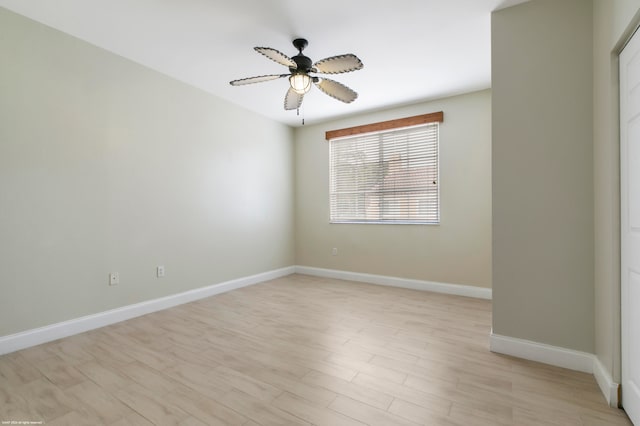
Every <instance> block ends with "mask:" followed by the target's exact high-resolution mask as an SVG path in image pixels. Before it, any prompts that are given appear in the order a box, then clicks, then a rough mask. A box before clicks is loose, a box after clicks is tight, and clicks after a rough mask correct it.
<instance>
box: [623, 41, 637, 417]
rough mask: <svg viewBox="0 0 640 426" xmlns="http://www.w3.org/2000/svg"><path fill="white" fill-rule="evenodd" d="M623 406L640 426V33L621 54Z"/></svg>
mask: <svg viewBox="0 0 640 426" xmlns="http://www.w3.org/2000/svg"><path fill="white" fill-rule="evenodd" d="M620 200H621V204H620V207H621V208H620V215H621V229H620V232H621V243H622V247H621V250H622V252H621V255H622V258H621V266H622V269H621V280H622V306H621V312H622V405H623V407H624V409H625V411H626V412H627V414H628V415H629V418H630V419H631V421H632V422H633V423H634V424H636V425H640V32H636V34H635V35H634V36H633V38H632V39H631V41H630V42H629V43H628V44H627V46H626V47H625V48H624V50H623V51H622V53H621V54H620Z"/></svg>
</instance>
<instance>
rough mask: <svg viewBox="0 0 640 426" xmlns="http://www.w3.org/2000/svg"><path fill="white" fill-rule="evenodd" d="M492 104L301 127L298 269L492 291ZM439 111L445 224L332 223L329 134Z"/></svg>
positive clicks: (484, 96)
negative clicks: (394, 278) (469, 286)
mask: <svg viewBox="0 0 640 426" xmlns="http://www.w3.org/2000/svg"><path fill="white" fill-rule="evenodd" d="M490 105H491V93H490V91H488V90H485V91H481V92H476V93H471V94H466V95H462V96H455V97H451V98H446V99H441V100H437V101H433V102H424V103H421V104H417V105H412V106H407V107H403V108H397V109H393V110H389V111H381V112H376V113H371V114H366V115H362V116H357V117H350V118H346V119H341V120H337V121H332V122H329V123H323V124H318V125H313V126H309V125H307V126H305V127H301V128H298V129H296V182H297V185H296V262H297V264H298V265H303V266H311V267H318V268H328V269H337V270H343V271H353V272H363V273H370V274H379V275H386V276H393V277H402V278H411V279H418V280H426V281H436V282H443V283H454V284H466V285H473V286H479V287H490V286H491V176H490V175H491V162H490V155H491V128H490V125H491V115H490V113H491V111H490ZM440 110H442V111H444V123H442V124H441V126H440V185H441V186H440V188H441V224H440V225H438V226H430V225H364V224H359V225H356V224H329V162H328V161H329V160H328V154H329V145H328V143H327V142H326V141H325V139H324V138H325V132H326V131H327V130H335V129H341V128H345V127H351V126H355V125H361V124H368V123H374V122H378V121H384V120H390V119H395V118H402V117H408V116H413V115H418V114H424V113H429V112H435V111H440ZM333 247H336V248H337V249H338V256H332V254H331V249H332V248H333Z"/></svg>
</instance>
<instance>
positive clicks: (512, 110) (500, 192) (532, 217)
mask: <svg viewBox="0 0 640 426" xmlns="http://www.w3.org/2000/svg"><path fill="white" fill-rule="evenodd" d="M491 49H492V117H493V124H492V133H493V146H492V182H493V302H494V303H493V332H494V333H496V334H499V335H504V336H510V337H516V338H521V339H527V340H532V341H536V342H542V343H547V344H551V345H555V346H561V347H566V348H570V349H575V350H581V351H587V352H593V350H594V337H593V336H594V294H593V283H594V278H593V261H594V255H593V149H592V86H593V84H592V72H591V69H592V4H591V1H585V0H563V1H558V0H536V1H533V2H528V3H525V4H522V5H519V6H515V7H511V8H507V9H504V10H501V11H498V12H495V13H493V15H492V46H491Z"/></svg>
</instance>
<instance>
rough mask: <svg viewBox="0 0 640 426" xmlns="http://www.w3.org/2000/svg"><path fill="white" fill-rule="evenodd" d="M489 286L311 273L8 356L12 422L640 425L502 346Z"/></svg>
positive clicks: (583, 384)
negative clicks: (453, 289) (431, 286)
mask: <svg viewBox="0 0 640 426" xmlns="http://www.w3.org/2000/svg"><path fill="white" fill-rule="evenodd" d="M490 323H491V306H490V302H489V301H485V300H476V299H470V298H464V297H458V296H448V295H442V294H435V293H427V292H418V291H412V290H405V289H399V288H388V287H381V286H375V285H368V284H362V283H354V282H347V281H339V280H331V279H324V278H317V277H309V276H304V275H291V276H288V277H285V278H281V279H277V280H273V281H270V282H266V283H262V284H259V285H255V286H252V287H247V288H244V289H240V290H236V291H233V292H229V293H224V294H221V295H218V296H214V297H211V298H208V299H203V300H200V301H197V302H193V303H189V304H186V305H182V306H178V307H175V308H172V309H168V310H165V311H162V312H157V313H153V314H149V315H146V316H143V317H140V318H136V319H132V320H129V321H125V322H122V323H119V324H114V325H111V326H108V327H104V328H102V329H99V330H94V331H90V332H87V333H83V334H80V335H76V336H72V337H68V338H65V339H61V340H57V341H54V342H50V343H47V344H43V345H40V346H36V347H33V348H29V349H25V350H22V351H18V352H14V353H11V354H7V355H4V356H2V357H0V424H1V423H2V422H11V421H32V422H38V421H42V422H43V423H46V424H47V425H74V426H76V425H101V424H105V425H150V424H157V425H165V424H166V425H170V424H176V425H246V426H252V425H253V426H255V425H265V426H266V425H309V424H313V425H330V426H339V425H349V426H356V425H360V426H362V425H384V426H388V425H458V426H461V425H465V426H467V425H480V426H482V425H492V426H493V425H563V426H564V425H583V426H596V425H630V424H631V423H630V422H629V420H628V419H627V417H626V415H625V414H624V412H623V411H622V410H617V409H612V408H609V407H608V406H607V405H606V403H605V400H604V398H603V397H602V395H601V393H600V391H599V389H598V386H597V385H596V383H595V380H594V378H593V376H591V375H589V374H583V373H578V372H574V371H569V370H564V369H561V368H554V367H549V366H545V365H542V364H538V363H534V362H529V361H523V360H519V359H515V358H510V357H506V356H501V355H497V354H493V353H491V352H489V350H488V334H489V330H490Z"/></svg>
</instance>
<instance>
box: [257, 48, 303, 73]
mask: <svg viewBox="0 0 640 426" xmlns="http://www.w3.org/2000/svg"><path fill="white" fill-rule="evenodd" d="M254 49H255V51H256V52H258V53H261V54H263V55H264V56H266V57H267V58H269V59H271V60H272V61H274V62H277V63H279V64H280V65H284V66H285V67H289V68H298V65H297V64H296V63H295V62H294V61H293V59H291V58H290V57H288V56H287V55H285V54H284V53H282V52H280V51H278V50H276V49H272V48H270V47H254Z"/></svg>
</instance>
